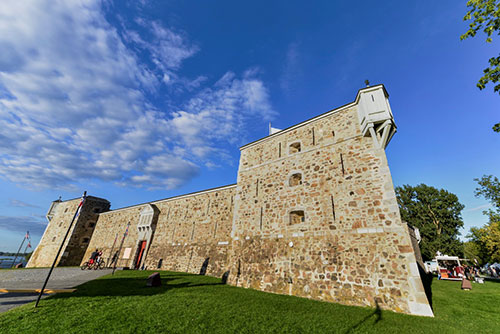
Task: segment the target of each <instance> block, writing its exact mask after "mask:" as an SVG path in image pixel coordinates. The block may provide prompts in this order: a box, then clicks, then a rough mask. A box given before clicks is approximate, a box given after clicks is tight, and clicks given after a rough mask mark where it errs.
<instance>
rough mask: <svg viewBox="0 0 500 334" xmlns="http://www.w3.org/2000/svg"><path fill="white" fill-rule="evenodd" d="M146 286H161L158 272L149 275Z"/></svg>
mask: <svg viewBox="0 0 500 334" xmlns="http://www.w3.org/2000/svg"><path fill="white" fill-rule="evenodd" d="M146 286H161V277H160V273H152V274H151V275H149V277H148V280H147V283H146Z"/></svg>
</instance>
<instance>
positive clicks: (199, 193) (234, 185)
mask: <svg viewBox="0 0 500 334" xmlns="http://www.w3.org/2000/svg"><path fill="white" fill-rule="evenodd" d="M237 185H238V184H237V183H233V184H227V185H225V186H220V187H215V188H209V189H204V190H198V191H195V192H192V193H188V194H182V195H177V196H172V197H167V198H162V199H158V200H155V201H150V202H144V203H139V204H134V205H129V206H124V207H122V208H118V209H114V210H109V211H106V212H101V213H100V214H99V215H105V214H107V213H112V212H116V211H120V210H124V209H130V208H133V207H136V206H142V205H146V204H156V203H160V202H166V201H172V200H175V199H180V198H184V197H191V196H195V195H201V194H203V193H210V192H214V191H216V190H222V189H229V188H235V187H236V186H237Z"/></svg>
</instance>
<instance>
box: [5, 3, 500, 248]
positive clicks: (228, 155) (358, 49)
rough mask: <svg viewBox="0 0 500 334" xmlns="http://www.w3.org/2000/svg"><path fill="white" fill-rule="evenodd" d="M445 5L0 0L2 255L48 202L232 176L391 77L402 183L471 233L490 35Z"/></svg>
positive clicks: (483, 158) (188, 188) (489, 138)
mask: <svg viewBox="0 0 500 334" xmlns="http://www.w3.org/2000/svg"><path fill="white" fill-rule="evenodd" d="M465 11H466V9H465V5H464V4H462V3H460V2H457V1H453V0H450V1H440V2H436V1H404V2H399V1H388V2H385V3H381V2H377V3H373V2H371V1H366V2H363V1H358V2H356V4H353V2H352V1H347V0H346V1H336V2H331V1H325V2H320V3H315V4H314V5H313V4H305V3H303V2H294V1H292V2H286V4H285V2H273V3H269V2H267V1H262V2H261V1H252V2H247V3H245V4H242V3H240V2H235V1H210V2H208V1H207V2H201V3H196V4H195V3H187V2H183V1H161V2H160V1H158V2H156V1H116V2H113V1H91V0H88V1H54V0H50V1H41V0H40V1H17V0H12V1H10V0H4V1H3V2H2V6H0V189H1V191H0V251H13V250H15V249H17V245H18V244H19V242H20V241H21V240H22V238H23V235H24V233H25V231H26V230H29V231H30V232H31V234H32V237H33V241H34V242H33V244H34V245H36V244H37V242H38V241H39V239H40V237H41V234H42V233H43V230H44V228H45V225H46V222H45V219H44V218H43V216H44V214H45V213H46V211H47V209H48V207H49V205H50V202H51V201H52V200H55V199H57V198H58V197H59V196H62V198H63V199H68V198H74V197H78V196H80V195H81V193H82V192H83V190H87V191H88V192H89V194H91V195H94V196H99V197H104V198H106V199H108V200H110V201H111V203H112V208H118V207H122V206H126V205H131V204H135V203H138V202H145V201H150V200H155V199H159V198H165V197H169V196H174V195H177V194H182V193H187V192H192V191H197V190H201V189H205V188H211V187H216V186H220V185H225V184H231V183H234V182H236V172H237V166H238V160H239V147H240V146H241V145H243V144H245V143H247V142H249V141H253V140H256V139H258V138H261V137H263V136H265V135H266V134H267V133H266V131H267V127H268V122H270V121H271V122H272V124H273V126H275V127H280V128H284V127H288V126H290V125H293V124H295V123H298V122H300V121H302V120H305V119H307V118H310V117H313V116H315V115H318V114H320V113H322V112H325V111H327V110H330V109H332V108H335V107H337V106H340V105H343V104H345V103H348V102H351V101H352V100H353V99H354V97H355V95H356V92H357V90H358V89H359V88H362V87H363V86H364V84H363V81H364V80H365V79H369V80H370V81H371V82H372V83H373V84H377V83H383V84H385V85H386V88H387V90H388V91H389V94H391V97H390V101H391V104H392V109H393V111H394V114H395V118H396V123H397V124H398V133H397V134H396V136H395V137H394V139H393V141H392V142H391V144H390V145H389V147H388V149H387V154H388V159H389V165H390V167H391V171H392V174H393V178H394V183H395V184H396V185H401V184H413V185H414V184H418V183H422V182H423V183H426V184H429V185H432V186H436V187H440V188H445V189H447V190H449V191H451V192H454V193H456V194H457V195H458V196H459V198H460V200H461V201H462V203H464V204H465V205H466V209H465V211H464V214H463V215H464V218H465V222H466V225H467V229H466V230H464V232H463V234H466V232H467V230H468V228H469V227H470V226H474V225H482V224H483V223H484V222H485V221H486V219H485V218H483V217H482V215H481V211H482V210H484V209H485V208H487V203H486V202H485V201H484V200H482V199H477V198H474V195H473V191H474V188H475V183H474V181H473V178H475V177H480V176H481V175H483V174H495V175H500V167H499V166H500V154H499V148H500V135H498V134H495V133H493V132H492V131H491V126H492V125H493V123H495V122H498V121H499V118H500V111H499V109H500V108H499V101H500V97H499V96H498V94H496V95H495V94H494V93H493V92H492V89H491V87H488V89H487V90H485V91H479V90H478V89H477V88H476V87H475V82H476V81H477V79H478V77H479V76H480V74H481V71H482V69H483V67H485V64H486V60H487V59H488V58H489V57H492V56H493V55H495V53H498V48H499V44H498V43H499V42H500V41H494V43H492V44H489V45H487V44H486V43H485V42H484V39H483V38H482V37H481V36H478V38H476V39H474V40H468V41H462V42H461V41H460V40H459V36H460V34H461V33H463V32H464V31H465V30H466V27H467V24H466V23H464V22H462V17H463V15H464V13H465Z"/></svg>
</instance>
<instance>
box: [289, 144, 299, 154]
mask: <svg viewBox="0 0 500 334" xmlns="http://www.w3.org/2000/svg"><path fill="white" fill-rule="evenodd" d="M299 152H300V143H299V142H296V143H292V144H290V147H289V148H288V153H289V154H294V153H299Z"/></svg>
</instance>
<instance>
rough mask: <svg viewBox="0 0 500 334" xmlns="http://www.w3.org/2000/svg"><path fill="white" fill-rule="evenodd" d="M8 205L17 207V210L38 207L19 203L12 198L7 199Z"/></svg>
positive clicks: (22, 202) (19, 201)
mask: <svg viewBox="0 0 500 334" xmlns="http://www.w3.org/2000/svg"><path fill="white" fill-rule="evenodd" d="M9 205H10V206H14V207H18V208H39V206H38V205H34V204H30V203H26V202H24V201H21V200H18V199H13V198H11V199H9Z"/></svg>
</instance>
